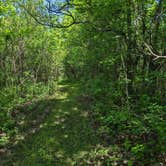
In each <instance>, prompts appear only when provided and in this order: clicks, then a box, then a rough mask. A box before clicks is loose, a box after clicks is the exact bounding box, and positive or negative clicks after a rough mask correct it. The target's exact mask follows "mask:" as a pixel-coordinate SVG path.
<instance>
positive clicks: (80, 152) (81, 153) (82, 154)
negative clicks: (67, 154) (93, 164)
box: [74, 151, 88, 158]
mask: <svg viewBox="0 0 166 166" xmlns="http://www.w3.org/2000/svg"><path fill="white" fill-rule="evenodd" d="M86 154H88V152H87V151H79V152H78V153H77V154H74V158H80V157H83V156H85V155H86Z"/></svg>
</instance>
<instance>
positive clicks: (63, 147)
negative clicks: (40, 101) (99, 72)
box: [7, 85, 98, 166]
mask: <svg viewBox="0 0 166 166" xmlns="http://www.w3.org/2000/svg"><path fill="white" fill-rule="evenodd" d="M76 89H77V88H76V86H72V85H61V92H60V94H59V95H58V97H57V96H56V97H55V98H51V99H48V101H47V102H49V107H50V111H51V112H50V113H49V115H48V116H47V117H46V119H44V121H43V122H42V124H40V126H41V128H40V129H39V131H37V132H36V133H35V134H32V135H29V136H28V137H27V138H26V139H25V140H23V141H21V142H20V143H19V144H18V145H17V146H16V147H15V148H14V149H13V151H12V157H11V158H10V161H8V163H7V165H8V166H9V165H18V166H19V165H20V166H24V165H25V166H42V165H43V166H53V165H55V166H56V165H57V166H63V165H64V166H70V165H75V164H76V165H77V163H75V161H76V158H79V156H81V155H82V154H84V153H86V152H88V151H90V150H92V149H93V148H94V147H95V145H96V144H97V143H98V141H97V137H96V136H95V132H94V130H93V128H92V126H91V125H90V122H89V120H88V117H87V113H86V112H83V111H81V110H80V109H79V108H78V105H77V102H76V98H75V97H76V91H77V90H76ZM49 100H50V101H49ZM50 103H51V104H50Z"/></svg>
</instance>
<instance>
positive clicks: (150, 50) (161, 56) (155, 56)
mask: <svg viewBox="0 0 166 166" xmlns="http://www.w3.org/2000/svg"><path fill="white" fill-rule="evenodd" d="M144 44H145V46H146V48H147V49H148V50H149V52H150V54H151V55H152V56H154V59H153V60H157V59H160V58H166V56H163V55H157V54H155V53H154V52H153V51H152V48H151V46H149V45H148V44H147V43H144Z"/></svg>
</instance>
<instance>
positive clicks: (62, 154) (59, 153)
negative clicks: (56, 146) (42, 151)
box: [55, 150, 64, 158]
mask: <svg viewBox="0 0 166 166" xmlns="http://www.w3.org/2000/svg"><path fill="white" fill-rule="evenodd" d="M55 155H56V157H57V158H63V157H64V151H63V150H59V151H58V152H56V153H55Z"/></svg>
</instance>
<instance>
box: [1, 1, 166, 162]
mask: <svg viewBox="0 0 166 166" xmlns="http://www.w3.org/2000/svg"><path fill="white" fill-rule="evenodd" d="M0 15H1V17H0V23H1V24H0V32H1V33H0V43H1V45H0V67H1V72H0V88H1V94H0V101H1V103H0V110H1V112H0V118H1V119H2V120H1V122H0V124H1V126H2V129H1V130H0V132H1V133H3V132H6V133H7V132H8V131H9V130H10V132H13V131H11V130H13V129H12V128H10V126H12V121H11V117H10V116H11V115H10V111H11V110H12V109H13V108H14V107H15V106H17V105H18V103H25V102H26V101H29V100H30V99H34V98H35V97H40V96H43V95H48V94H50V93H53V91H54V90H55V89H56V83H57V81H58V79H59V78H60V77H61V76H63V79H67V80H68V81H70V82H77V83H79V92H80V94H78V97H77V98H78V101H77V102H79V105H80V109H82V111H88V115H89V118H90V120H91V122H92V125H93V127H94V128H95V129H96V131H97V134H98V136H99V137H100V138H101V140H103V141H101V142H102V143H101V144H103V145H102V146H101V147H100V146H99V147H97V149H96V151H95V152H94V151H92V152H89V153H87V154H85V155H83V156H82V157H81V158H79V159H78V161H79V163H80V165H84V164H85V165H116V164H117V165H164V164H165V163H166V161H165V160H166V156H165V153H166V149H165V146H164V145H165V142H166V134H165V132H166V123H165V119H164V118H165V110H166V105H165V104H166V103H165V98H166V67H165V62H166V61H165V59H166V48H165V39H166V33H165V32H166V3H165V1H164V0H158V1H157V0H146V1H142V0H102V1H101V0H70V1H67V0H66V1H50V0H48V1H44V3H43V1H39V2H35V1H33V0H30V1H27V2H25V1H24V2H22V1H19V2H16V1H15V2H14V3H12V2H10V1H7V2H0ZM5 141H6V140H5V138H4V137H3V139H2V141H1V142H2V144H3V143H4V142H5Z"/></svg>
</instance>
